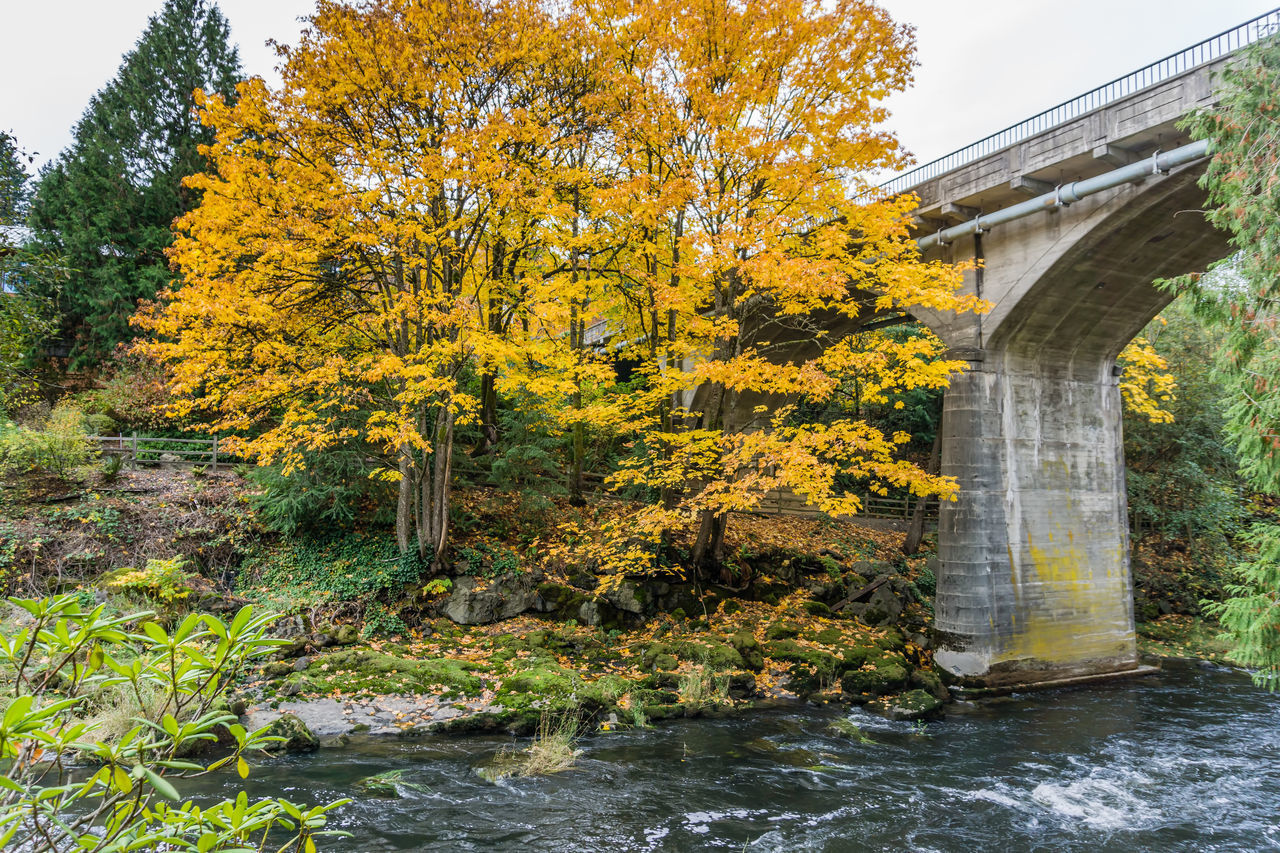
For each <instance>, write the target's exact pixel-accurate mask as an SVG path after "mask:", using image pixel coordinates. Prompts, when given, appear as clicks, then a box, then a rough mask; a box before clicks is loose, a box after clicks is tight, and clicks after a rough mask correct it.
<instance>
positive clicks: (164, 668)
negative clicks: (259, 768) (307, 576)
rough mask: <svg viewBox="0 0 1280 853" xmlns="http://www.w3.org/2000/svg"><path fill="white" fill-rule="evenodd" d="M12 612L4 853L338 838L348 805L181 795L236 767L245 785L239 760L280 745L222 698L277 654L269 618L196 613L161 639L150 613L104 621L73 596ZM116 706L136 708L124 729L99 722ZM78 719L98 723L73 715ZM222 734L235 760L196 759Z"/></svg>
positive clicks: (286, 845)
mask: <svg viewBox="0 0 1280 853" xmlns="http://www.w3.org/2000/svg"><path fill="white" fill-rule="evenodd" d="M8 601H9V603H10V604H11V605H13V606H14V607H15V608H16V609H17V610H19V611H20V612H21V615H22V622H23V624H22V626H21V627H19V628H18V629H17V630H16V631H13V632H12V633H9V634H5V635H0V683H3V684H5V685H8V687H7V689H6V693H7V695H5V696H4V697H3V699H0V701H3V702H4V703H5V705H6V707H5V709H4V713H3V715H0V788H3V794H2V795H0V848H3V849H5V850H15V849H16V850H32V851H53V850H73V849H74V850H84V851H108V850H172V851H208V850H232V849H235V850H246V849H251V850H256V849H259V848H260V845H259V843H258V842H259V841H260V840H263V839H265V838H266V837H267V836H268V835H269V834H270V835H271V836H272V849H275V848H276V845H280V847H279V849H281V850H285V849H288V850H304V849H306V850H314V849H315V842H314V839H315V838H319V837H323V836H326V835H335V834H341V833H335V832H333V831H330V830H326V829H324V825H325V821H326V813H327V812H329V811H330V810H332V809H334V808H336V807H338V806H340V805H343V804H344V803H345V802H347V801H346V800H339V801H337V802H334V803H330V804H328V805H324V806H316V807H314V808H308V807H306V806H298V805H295V804H293V803H291V802H288V801H286V800H283V799H262V800H254V801H250V800H249V798H248V796H247V795H246V794H245V793H244V792H243V791H242V792H240V793H239V794H238V795H237V796H236V797H235V798H233V799H225V800H221V801H209V800H202V801H201V802H200V805H199V806H198V807H197V806H196V805H195V804H194V803H193V802H192V801H190V800H186V799H184V797H183V794H182V792H181V791H180V790H179V787H178V786H179V785H181V784H182V782H183V780H184V779H188V778H192V777H196V776H204V775H207V774H209V773H213V772H216V771H218V770H220V769H228V768H231V767H235V768H236V771H237V772H238V773H239V775H240V777H241V778H244V777H246V776H247V775H248V773H249V764H248V762H247V761H246V757H252V756H253V755H255V754H257V752H258V751H260V750H263V749H265V748H267V747H269V746H272V745H273V744H274V743H276V742H278V740H279V738H273V737H270V736H268V735H267V733H266V731H265V730H260V731H257V732H252V733H250V732H246V731H245V730H244V728H243V727H241V726H240V725H239V724H238V723H237V722H236V717H235V715H234V714H231V713H229V712H228V710H227V708H226V704H225V700H224V693H225V690H226V687H227V685H229V684H231V683H233V682H234V681H235V679H236V678H238V677H239V676H240V675H241V674H242V673H243V672H245V670H246V668H247V667H248V666H249V665H250V664H252V663H253V662H254V661H256V660H258V659H261V658H262V657H263V656H265V655H267V654H269V653H271V652H272V651H274V650H275V648H276V647H277V646H279V645H280V644H281V641H279V640H273V639H270V638H269V637H268V635H267V630H268V628H269V627H270V624H271V622H272V617H267V616H255V615H254V613H253V609H252V608H251V607H245V608H243V609H242V610H240V612H239V613H237V614H236V616H235V618H234V619H232V620H231V621H230V622H223V621H222V620H220V619H217V618H216V617H213V616H197V615H194V614H193V615H191V616H188V617H187V618H186V619H185V620H183V621H182V623H181V624H180V625H178V626H176V627H175V628H174V629H173V631H172V633H169V632H166V631H165V630H164V629H163V628H161V627H160V626H159V625H157V624H156V623H155V622H150V621H146V620H147V619H148V617H149V616H150V615H151V614H148V613H134V614H130V615H128V616H123V617H120V618H107V617H106V616H105V615H104V608H103V607H101V606H99V607H97V608H95V609H93V610H85V609H83V608H82V607H81V605H80V603H79V601H78V600H77V597H76V596H74V595H66V596H62V597H60V598H55V599H43V600H26V599H17V598H10V599H8ZM138 623H141V625H142V630H141V631H140V632H138V633H129V631H130V626H131V625H134V624H138ZM120 696H131V697H133V699H132V700H131V708H132V709H133V710H134V711H136V714H135V715H133V716H132V719H128V720H125V719H122V718H121V715H120V714H118V713H116V714H111V713H107V711H108V708H107V705H108V704H109V703H110V702H111V701H112V699H113V698H118V697H120ZM84 710H88V711H90V712H91V713H93V714H94V715H93V716H90V717H89V718H87V719H80V718H78V715H79V714H80V713H81V712H82V711H84ZM220 737H221V738H224V739H225V741H226V742H227V743H228V744H229V745H230V753H229V754H227V755H224V756H223V757H221V758H218V759H216V760H212V761H210V760H208V759H205V760H198V759H197V756H198V755H199V751H200V750H199V748H200V747H202V746H207V745H208V744H210V743H212V742H214V741H215V740H218V739H219V738H220ZM85 759H88V760H89V761H90V762H92V766H90V767H88V768H87V769H85V767H84V761H85ZM73 767H75V768H77V772H76V773H75V775H72V773H71V770H72V768H73ZM175 783H177V784H175ZM264 843H265V842H264Z"/></svg>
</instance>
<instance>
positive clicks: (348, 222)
mask: <svg viewBox="0 0 1280 853" xmlns="http://www.w3.org/2000/svg"><path fill="white" fill-rule="evenodd" d="M913 49H914V46H913V41H912V35H911V32H910V30H909V28H906V27H903V26H900V25H897V24H895V23H894V22H893V21H892V20H891V19H890V18H889V16H888V15H887V14H886V13H885V12H884V11H883V10H882V9H880V8H879V7H877V6H876V5H875V4H874V3H871V2H864V1H863V0H836V2H832V3H823V2H818V0H745V2H728V0H711V2H708V3H702V4H695V5H693V6H690V5H689V4H687V3H684V2H676V0H574V2H570V3H561V4H545V3H539V2H536V0H451V2H440V0H370V2H363V3H358V4H355V3H341V2H335V1H334V0H321V2H320V3H319V4H318V7H317V11H316V13H315V15H314V16H313V18H312V20H311V24H310V27H309V28H308V29H307V30H306V31H305V33H304V34H303V37H302V40H301V43H300V44H299V45H298V46H297V47H295V48H292V49H289V50H285V51H283V52H282V57H283V60H284V66H283V68H282V75H281V77H282V83H281V86H280V87H279V88H278V89H271V88H269V87H267V86H266V85H265V84H264V83H263V82H262V81H261V80H257V79H255V80H251V81H248V82H247V83H244V84H242V85H241V86H240V88H239V91H238V99H237V100H236V101H235V103H225V102H223V101H222V100H221V99H218V98H208V99H203V100H202V104H203V113H202V119H203V121H204V122H206V123H207V124H208V125H210V126H212V127H213V128H215V130H216V133H217V137H216V142H215V143H214V144H213V145H212V146H211V147H210V148H209V149H208V151H207V154H208V155H209V157H210V158H211V162H212V164H213V168H212V169H211V170H210V171H209V172H208V173H207V174H203V175H198V176H196V177H195V178H193V179H191V180H190V181H189V184H190V186H191V188H192V190H193V191H198V192H200V193H202V203H201V204H200V206H199V207H197V208H196V209H195V210H194V211H192V212H191V213H190V214H189V215H187V216H186V217H184V218H183V219H182V220H181V221H180V223H179V234H178V237H177V240H176V242H175V245H174V248H173V251H172V257H173V260H174V262H175V264H176V266H177V268H178V269H179V270H180V272H181V273H182V276H183V284H182V286H181V287H180V288H177V289H176V290H174V291H173V292H172V293H169V294H166V295H165V297H164V298H163V300H162V302H161V303H160V304H158V305H157V306H154V307H153V308H152V309H151V310H150V311H149V312H147V313H146V314H145V315H144V317H143V320H142V322H143V323H144V324H145V325H147V326H149V327H150V328H151V329H152V330H153V331H154V332H155V333H156V339H155V342H154V343H153V344H151V345H150V346H151V349H152V352H153V354H155V355H156V356H158V357H159V358H160V359H162V360H163V361H165V362H166V363H167V364H168V365H169V367H170V369H171V370H172V375H173V382H174V387H175V390H177V391H178V392H179V393H180V394H181V395H182V396H183V398H184V399H185V401H186V402H185V403H184V404H183V405H184V407H185V408H186V409H187V410H188V411H190V412H199V413H201V414H202V415H203V416H204V418H205V419H206V420H207V421H208V422H209V424H210V426H211V427H212V428H213V429H215V430H218V431H224V432H233V433H236V434H237V435H239V436H241V439H240V442H239V445H238V446H237V447H236V448H235V449H236V450H238V451H239V452H244V453H248V454H251V455H253V456H256V457H257V458H259V459H261V460H267V461H272V460H275V461H283V462H285V463H286V465H296V464H300V462H301V460H302V456H303V454H304V452H314V451H323V450H325V449H326V448H332V447H335V446H339V445H343V444H351V443H357V444H359V445H360V446H362V447H364V448H365V449H366V451H367V452H368V453H369V454H370V455H372V456H375V457H376V458H378V459H379V460H381V464H382V465H383V470H384V474H385V476H387V477H388V478H389V479H393V480H396V481H398V482H399V484H400V493H399V500H398V507H397V519H398V521H397V532H398V536H399V539H400V544H401V547H402V549H404V550H409V549H410V548H411V547H413V546H414V544H415V543H416V545H417V547H418V549H419V551H420V552H421V553H422V554H423V555H424V556H432V557H434V559H436V560H437V561H439V560H440V559H442V555H446V554H447V550H448V506H449V483H450V478H451V476H452V475H451V466H452V461H451V460H452V454H453V443H454V440H455V435H456V429H457V428H458V427H459V426H462V425H466V424H468V423H480V424H481V425H482V426H483V427H484V428H485V429H486V430H490V431H492V430H493V429H494V420H495V418H494V412H495V406H496V404H495V400H496V399H497V396H498V395H499V394H508V395H511V394H515V393H519V394H522V395H525V397H531V398H533V399H536V400H537V401H538V402H537V403H536V404H534V409H533V411H536V412H537V413H538V415H539V417H541V418H544V419H545V420H546V424H545V427H546V429H548V430H549V431H551V432H553V433H572V434H573V441H572V445H573V448H574V451H573V452H574V455H575V464H574V466H573V470H574V471H575V472H576V471H577V470H578V469H580V467H581V444H582V440H581V439H582V435H583V431H584V430H586V429H587V428H591V429H593V430H602V431H606V432H611V433H617V434H622V435H624V436H626V437H627V438H629V439H630V440H632V441H633V447H634V449H635V452H634V453H633V454H632V455H631V456H630V458H629V461H628V462H627V464H626V465H624V466H623V467H622V469H621V470H620V471H619V472H618V473H617V474H616V475H615V477H614V481H613V482H614V485H615V486H618V487H622V486H633V487H642V488H644V489H648V490H649V491H650V493H651V494H652V495H653V502H652V504H651V505H650V506H648V507H647V508H645V509H644V510H643V511H641V512H640V513H639V515H638V516H637V517H636V518H634V519H633V520H632V523H631V524H630V525H628V526H627V529H626V530H625V531H621V532H620V536H621V537H622V539H623V540H625V541H620V542H619V543H617V544H616V545H614V546H611V547H612V549H613V552H614V553H616V554H618V555H626V556H625V557H622V556H619V559H618V562H620V563H635V562H636V561H637V560H639V561H641V562H642V561H643V560H642V559H641V557H643V554H645V553H651V552H652V548H653V547H654V546H655V544H656V543H657V542H659V541H660V540H661V538H662V536H663V532H664V531H665V530H666V529H667V528H669V527H670V526H671V525H673V524H676V523H687V522H689V521H690V520H695V519H696V520H700V522H699V523H700V524H701V528H702V530H703V531H704V532H703V533H702V534H700V535H699V540H698V544H697V545H696V546H695V556H696V557H697V558H698V559H699V560H702V561H708V560H710V561H715V560H716V559H717V547H718V546H717V543H719V542H722V541H723V525H724V520H725V518H726V513H727V512H729V511H732V510H743V509H751V508H753V507H754V506H756V505H757V504H758V502H759V500H760V499H761V498H762V497H763V495H764V494H765V493H766V492H767V491H769V490H772V489H779V488H785V489H790V490H792V491H794V492H796V493H798V494H801V495H804V496H806V497H807V498H808V499H809V500H810V501H811V502H813V503H814V504H816V505H818V506H819V507H821V508H822V509H824V510H827V511H829V512H834V513H838V512H847V511H853V510H856V509H857V501H856V499H853V498H851V497H849V496H847V495H845V494H844V493H843V491H842V489H841V488H840V487H839V483H841V482H845V481H847V479H848V478H849V477H854V478H860V479H862V480H866V481H869V485H870V487H871V488H873V489H877V490H882V489H885V488H889V487H897V488H906V489H909V490H910V491H912V492H913V493H915V494H917V495H941V496H947V495H950V494H951V493H952V491H953V490H954V484H953V483H951V482H950V481H949V480H947V479H946V478H943V477H939V476H937V475H933V474H928V473H926V472H924V471H923V470H921V469H920V468H918V467H917V466H915V465H913V464H911V463H909V462H907V461H904V460H903V459H902V458H901V454H900V453H899V452H898V447H899V445H900V444H901V443H902V442H903V440H904V437H903V436H901V435H896V436H894V435H890V436H886V435H884V434H882V433H881V432H880V431H879V430H878V429H876V428H875V427H874V426H872V425H870V424H868V423H867V422H865V421H864V420H861V419H859V418H858V417H857V416H856V412H857V411H859V406H858V405H856V402H859V401H860V402H862V403H868V402H883V401H885V400H886V399H888V396H889V395H890V394H892V393H894V392H896V391H900V390H904V389H913V388H941V387H943V386H944V385H945V383H946V377H947V375H948V374H949V373H951V372H953V371H955V370H958V369H959V368H960V367H961V365H960V364H959V363H956V362H951V361H948V360H946V359H944V358H942V350H943V347H942V346H941V344H940V343H939V342H938V341H937V339H936V338H934V337H933V336H931V335H928V334H923V335H918V336H907V337H901V336H885V335H876V334H874V333H862V334H850V331H855V332H856V330H857V329H858V328H859V327H860V326H862V325H865V323H866V322H867V321H868V320H870V319H873V318H877V317H883V316H887V315H894V314H900V313H902V312H904V311H906V310H907V309H910V308H912V307H913V306H924V307H927V308H929V309H931V310H932V311H941V312H963V311H975V310H981V309H982V308H983V306H982V305H981V304H980V303H979V302H978V301H977V300H975V299H974V298H973V297H972V296H969V295H966V294H964V293H962V292H961V291H960V285H961V277H962V271H961V270H960V269H959V268H957V267H954V266H951V265H946V264H941V263H933V262H925V261H923V260H921V259H920V257H919V254H918V252H917V251H916V249H915V245H914V242H913V241H912V240H911V238H910V235H909V232H908V229H909V225H910V214H911V208H912V206H913V200H912V199H910V198H892V199H884V198H879V197H878V195H877V193H876V191H875V190H874V188H873V187H872V186H870V185H869V184H868V183H867V179H866V177H865V176H866V175H868V174H871V173H873V172H874V171H875V170H880V169H891V168H894V167H896V166H898V165H900V164H901V163H902V156H901V154H900V152H899V151H898V147H897V142H896V140H895V139H894V138H893V136H892V135H890V134H888V133H886V132H885V131H884V130H883V129H881V127H880V124H881V122H882V121H883V119H884V118H885V115H886V114H885V111H884V108H883V106H882V99H883V98H884V96H886V95H887V94H889V93H890V92H892V91H895V90H898V89H901V88H903V87H904V86H906V85H907V84H908V83H909V81H910V79H911V69H912V64H913ZM588 329H590V330H591V335H588ZM589 338H590V339H589ZM619 358H620V359H624V360H625V361H627V362H628V363H629V364H631V365H633V366H634V376H636V377H637V379H635V380H634V381H632V382H630V383H628V384H627V385H625V386H619V385H618V384H617V383H616V370H615V361H616V360H617V359H619ZM851 380H853V381H851ZM842 388H843V389H848V388H855V389H856V390H855V391H854V396H855V397H856V398H857V400H856V401H855V405H853V406H851V407H850V408H849V411H850V412H852V413H854V414H841V415H840V416H838V417H836V418H835V419H834V420H832V421H830V422H827V423H820V424H805V423H802V422H800V421H798V420H795V419H793V418H791V417H790V415H791V414H792V411H793V410H792V409H791V408H790V407H791V406H792V404H794V403H795V402H796V401H797V400H800V399H806V400H828V399H830V398H831V397H832V396H833V395H834V394H836V393H837V390H838V389H842ZM485 434H486V435H488V434H489V433H485ZM575 476H576V474H575ZM624 534H625V535H624Z"/></svg>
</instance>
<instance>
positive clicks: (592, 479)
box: [89, 433, 938, 524]
mask: <svg viewBox="0 0 1280 853" xmlns="http://www.w3.org/2000/svg"><path fill="white" fill-rule="evenodd" d="M89 440H90V441H92V442H95V443H96V444H97V445H98V449H99V450H100V451H101V452H102V454H103V455H104V456H120V457H122V458H123V459H124V461H125V463H126V464H128V465H129V467H131V468H133V469H137V468H138V466H139V465H189V466H192V467H195V466H204V467H207V468H208V469H209V470H211V471H217V470H218V466H219V465H222V466H223V467H224V468H225V467H227V466H228V465H231V464H235V463H239V462H241V461H243V460H241V459H239V458H233V457H231V456H230V455H229V454H227V453H226V452H225V451H223V450H220V449H219V447H218V438H217V436H214V437H213V438H158V437H155V436H143V435H138V434H137V433H133V434H132V435H93V436H90V437H89ZM480 471H481V469H480V468H479V467H478V466H476V465H474V463H472V461H471V460H470V459H466V458H465V457H463V458H462V459H460V460H458V464H457V465H456V467H455V473H456V474H457V475H459V476H460V477H462V478H463V479H472V480H474V479H475V478H476V477H477V475H478V474H479V473H480ZM582 477H583V480H584V485H585V486H586V488H587V489H588V490H589V491H597V492H598V491H604V479H605V475H604V474H601V473H598V472H591V471H584V472H583V475H582ZM859 497H860V498H861V499H862V512H861V513H859V515H860V516H862V517H866V518H884V519H891V520H898V521H909V520H910V519H911V514H912V513H913V512H914V511H915V507H916V503H917V501H919V500H920V499H919V498H917V497H916V496H914V495H905V496H901V497H894V496H889V497H884V496H881V495H876V494H864V495H859ZM756 511H757V512H762V513H765V514H767V515H794V516H798V517H801V518H818V517H819V516H821V515H822V513H821V512H819V511H818V510H817V508H815V507H813V506H810V505H808V504H806V503H805V501H804V499H803V498H801V497H799V496H798V495H795V494H793V493H791V492H781V491H777V490H775V491H772V492H769V494H768V495H766V496H765V499H764V500H763V501H762V502H761V504H760V506H759V507H758V508H757V509H756ZM925 519H926V520H927V521H928V522H930V523H931V524H936V523H937V520H938V504H937V501H933V500H931V501H930V503H929V505H928V506H927V507H926V508H925Z"/></svg>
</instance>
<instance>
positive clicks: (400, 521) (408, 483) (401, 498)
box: [396, 445, 414, 554]
mask: <svg viewBox="0 0 1280 853" xmlns="http://www.w3.org/2000/svg"><path fill="white" fill-rule="evenodd" d="M409 454H410V450H409V448H408V447H407V446H405V445H402V446H401V447H400V449H399V451H397V454H396V455H397V457H398V458H399V461H398V465H397V467H398V468H399V470H400V490H399V495H398V498H397V500H396V546H397V547H398V548H399V549H400V553H401V554H408V553H409V546H410V545H411V544H412V540H411V537H412V535H413V528H414V522H413V506H414V501H413V487H414V479H413V459H412V458H411V457H410V455H409Z"/></svg>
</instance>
